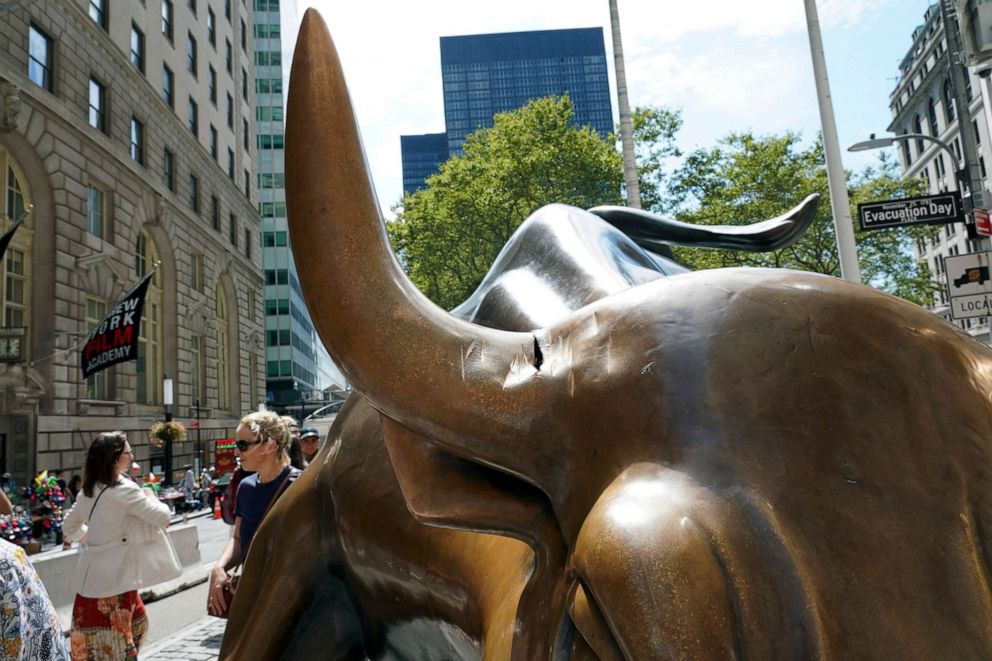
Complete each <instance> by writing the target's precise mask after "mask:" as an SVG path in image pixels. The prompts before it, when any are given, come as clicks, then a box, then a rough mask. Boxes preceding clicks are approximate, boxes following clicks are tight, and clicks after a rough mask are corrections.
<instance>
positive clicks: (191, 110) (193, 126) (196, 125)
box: [187, 97, 200, 137]
mask: <svg viewBox="0 0 992 661" xmlns="http://www.w3.org/2000/svg"><path fill="white" fill-rule="evenodd" d="M187 120H188V122H187V123H188V125H189V131H190V133H192V134H193V135H195V136H197V137H200V107H199V106H198V105H197V103H196V101H194V100H193V97H189V107H188V111H187Z"/></svg>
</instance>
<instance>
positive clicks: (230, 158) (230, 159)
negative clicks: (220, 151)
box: [227, 147, 234, 181]
mask: <svg viewBox="0 0 992 661" xmlns="http://www.w3.org/2000/svg"><path fill="white" fill-rule="evenodd" d="M227 176H228V177H229V178H230V179H231V181H234V150H233V149H231V148H230V147H228V148H227Z"/></svg>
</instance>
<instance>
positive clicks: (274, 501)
mask: <svg viewBox="0 0 992 661" xmlns="http://www.w3.org/2000/svg"><path fill="white" fill-rule="evenodd" d="M292 474H293V468H292V466H290V468H289V472H288V473H286V477H284V478H282V482H280V483H279V488H278V489H276V492H275V493H274V494H272V500H270V501H269V504H268V506H267V507H266V508H265V511H264V512H262V518H263V519H264V518H265V515H266V514H268V513H269V510H270V509H271V508H272V506H273V505H275V503H276V500H278V499H279V496H280V495H282V489H283V487H285V486H286V481H287V480H288V479H289V476H290V475H292Z"/></svg>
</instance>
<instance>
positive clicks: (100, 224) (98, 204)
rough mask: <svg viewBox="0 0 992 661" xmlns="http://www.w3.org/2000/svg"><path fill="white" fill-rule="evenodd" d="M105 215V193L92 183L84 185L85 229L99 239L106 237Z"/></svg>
mask: <svg viewBox="0 0 992 661" xmlns="http://www.w3.org/2000/svg"><path fill="white" fill-rule="evenodd" d="M106 215H107V201H106V195H105V194H104V192H103V191H102V190H100V189H99V188H97V187H96V186H93V185H92V184H90V185H88V186H87V187H86V231H87V232H89V233H90V234H92V235H93V236H97V237H100V238H101V239H105V238H107V237H106V235H105V234H104V230H105V229H106V227H105V225H106V223H105V218H106Z"/></svg>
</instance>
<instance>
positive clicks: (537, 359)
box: [534, 336, 544, 372]
mask: <svg viewBox="0 0 992 661" xmlns="http://www.w3.org/2000/svg"><path fill="white" fill-rule="evenodd" d="M543 364H544V354H543V353H541V344H540V342H538V341H537V337H536V336H535V337H534V369H536V370H537V371H538V372H540V371H541V365H543Z"/></svg>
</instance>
